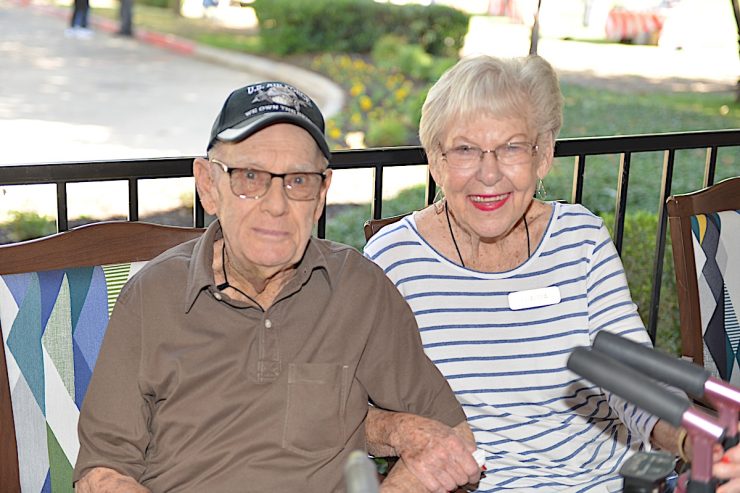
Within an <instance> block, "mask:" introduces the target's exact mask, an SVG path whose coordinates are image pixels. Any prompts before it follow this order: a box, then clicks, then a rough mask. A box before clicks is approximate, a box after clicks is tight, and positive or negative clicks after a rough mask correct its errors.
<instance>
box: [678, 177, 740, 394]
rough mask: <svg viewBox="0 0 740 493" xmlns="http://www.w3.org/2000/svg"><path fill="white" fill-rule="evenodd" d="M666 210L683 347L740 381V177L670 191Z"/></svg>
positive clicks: (727, 377)
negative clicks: (683, 191)
mask: <svg viewBox="0 0 740 493" xmlns="http://www.w3.org/2000/svg"><path fill="white" fill-rule="evenodd" d="M667 210H668V221H669V225H670V229H671V242H672V247H673V261H674V264H675V270H676V285H677V286H676V287H677V291H678V304H679V312H680V320H681V350H682V353H683V355H684V357H687V358H690V359H691V360H692V361H693V362H694V363H696V364H698V365H702V366H704V367H705V368H707V369H709V370H710V371H711V372H713V373H714V374H716V375H718V376H720V377H721V378H723V379H725V380H728V381H731V382H733V383H735V384H738V383H740V365H739V363H738V353H739V351H738V345H739V344H740V326H738V315H740V313H739V312H738V311H736V308H737V307H740V250H739V248H740V177H735V178H730V179H728V180H724V181H722V182H720V183H717V184H716V185H713V186H710V187H708V188H705V189H703V190H700V191H697V192H693V193H689V194H684V195H675V196H672V197H669V198H668V201H667ZM733 306H734V307H735V308H733Z"/></svg>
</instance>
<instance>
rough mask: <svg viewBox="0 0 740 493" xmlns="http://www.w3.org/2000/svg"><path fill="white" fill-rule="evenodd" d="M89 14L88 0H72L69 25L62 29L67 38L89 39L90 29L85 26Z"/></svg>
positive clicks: (91, 34) (90, 36)
mask: <svg viewBox="0 0 740 493" xmlns="http://www.w3.org/2000/svg"><path fill="white" fill-rule="evenodd" d="M89 14H90V0H74V4H73V9H72V17H71V18H70V21H69V24H70V27H69V28H68V29H66V30H65V31H64V35H65V36H67V37H68V38H78V39H90V38H92V36H93V32H92V30H90V29H89V28H88V27H87V23H88V17H89Z"/></svg>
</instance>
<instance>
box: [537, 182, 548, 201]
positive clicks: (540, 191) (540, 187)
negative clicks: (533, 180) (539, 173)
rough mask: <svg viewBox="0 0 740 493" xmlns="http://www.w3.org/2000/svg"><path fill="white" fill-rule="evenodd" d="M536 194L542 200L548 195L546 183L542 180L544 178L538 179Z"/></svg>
mask: <svg viewBox="0 0 740 493" xmlns="http://www.w3.org/2000/svg"><path fill="white" fill-rule="evenodd" d="M535 196H536V197H537V198H538V199H540V200H545V197H547V190H545V183H544V182H543V181H542V178H540V179H539V180H537V191H536V192H535Z"/></svg>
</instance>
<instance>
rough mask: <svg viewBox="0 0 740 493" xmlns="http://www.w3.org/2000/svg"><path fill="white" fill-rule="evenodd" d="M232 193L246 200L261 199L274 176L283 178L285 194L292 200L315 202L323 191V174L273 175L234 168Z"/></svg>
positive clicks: (232, 171) (266, 172)
mask: <svg viewBox="0 0 740 493" xmlns="http://www.w3.org/2000/svg"><path fill="white" fill-rule="evenodd" d="M229 172H230V175H231V191H232V192H234V194H235V195H238V196H240V197H244V198H259V197H262V196H264V195H265V194H267V191H268V190H269V189H270V185H271V184H272V178H273V176H282V180H283V188H284V189H285V194H286V195H287V196H288V198H289V199H291V200H313V199H315V198H316V196H317V195H318V194H319V191H320V190H321V184H322V182H323V176H322V175H321V173H288V174H286V175H273V174H272V173H270V172H268V171H260V170H251V169H241V168H232V169H230V170H229Z"/></svg>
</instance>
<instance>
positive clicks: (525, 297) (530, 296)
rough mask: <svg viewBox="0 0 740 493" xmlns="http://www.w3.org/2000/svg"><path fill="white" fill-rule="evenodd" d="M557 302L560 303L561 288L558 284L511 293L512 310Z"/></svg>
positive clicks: (510, 304) (510, 305) (510, 306)
mask: <svg viewBox="0 0 740 493" xmlns="http://www.w3.org/2000/svg"><path fill="white" fill-rule="evenodd" d="M557 303H560V289H559V288H558V287H557V286H550V287H549V288H539V289H530V290H528V291H517V292H514V293H509V308H511V309H512V310H523V309H525V308H536V307H538V306H548V305H555V304H557Z"/></svg>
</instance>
